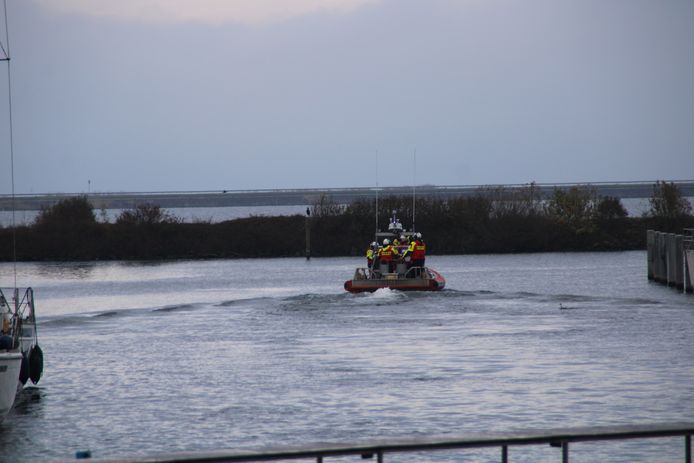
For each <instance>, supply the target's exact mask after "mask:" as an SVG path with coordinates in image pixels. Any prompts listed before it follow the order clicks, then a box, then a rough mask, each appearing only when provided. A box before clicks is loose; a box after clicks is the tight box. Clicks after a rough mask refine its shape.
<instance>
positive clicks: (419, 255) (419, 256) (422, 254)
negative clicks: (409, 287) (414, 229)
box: [412, 233, 427, 267]
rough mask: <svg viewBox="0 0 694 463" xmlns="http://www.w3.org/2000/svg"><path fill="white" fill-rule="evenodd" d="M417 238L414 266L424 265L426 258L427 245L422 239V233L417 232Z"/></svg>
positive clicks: (413, 258)
mask: <svg viewBox="0 0 694 463" xmlns="http://www.w3.org/2000/svg"><path fill="white" fill-rule="evenodd" d="M416 236H417V238H416V239H415V241H414V251H412V266H413V267H424V260H425V258H426V251H427V245H426V243H425V242H424V240H423V239H422V234H421V233H417V235H416Z"/></svg>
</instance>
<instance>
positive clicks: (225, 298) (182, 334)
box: [0, 252, 694, 462]
mask: <svg viewBox="0 0 694 463" xmlns="http://www.w3.org/2000/svg"><path fill="white" fill-rule="evenodd" d="M361 264H362V262H361V259H355V258H338V259H313V260H311V261H309V262H307V261H305V260H303V259H258V260H212V261H182V262H169V263H122V262H120V263H118V262H117V263H82V264H64V263H53V264H50V263H49V264H19V265H18V272H19V275H18V280H19V284H20V285H31V286H32V287H34V289H35V293H36V296H35V297H36V302H37V312H38V316H39V317H40V325H39V340H40V343H41V345H42V348H43V350H44V353H45V356H46V365H45V370H44V377H43V378H42V380H41V382H40V383H39V386H38V387H37V388H32V389H28V390H25V391H24V393H23V394H22V397H21V398H20V402H19V403H18V405H17V406H16V408H15V409H14V411H13V412H11V414H10V416H9V417H8V419H7V420H6V422H5V423H4V424H2V425H0V461H3V462H4V461H7V462H15V461H45V460H70V459H73V458H74V454H75V451H77V450H82V449H90V450H91V451H92V454H93V456H94V457H118V456H128V455H146V454H151V453H158V452H176V451H196V450H213V449H220V448H234V449H248V448H258V447H265V446H285V445H289V446H300V445H303V444H311V443H315V442H325V441H332V442H348V441H352V440H360V439H371V438H387V437H398V438H400V437H418V436H426V435H430V434H436V435H441V434H444V435H446V434H447V435H450V436H451V437H452V436H458V435H463V434H465V433H466V432H474V433H480V432H487V431H507V430H515V429H523V428H550V427H573V426H592V425H614V424H648V423H659V422H669V421H694V405H693V404H692V397H694V342H693V340H694V335H693V334H692V333H694V298H693V297H692V296H691V295H690V296H685V295H681V294H679V293H678V292H676V291H674V290H672V289H669V288H664V287H661V286H659V285H655V284H651V283H648V281H647V280H646V277H645V272H646V256H645V253H643V252H627V253H602V254H593V253H585V254H530V255H527V254H526V255H491V256H432V257H430V258H429V259H428V264H429V265H431V266H432V267H433V268H435V269H437V270H439V271H440V272H441V273H443V275H444V276H445V277H446V278H447V280H448V286H447V289H446V290H445V291H443V292H441V293H437V294H416V293H411V294H409V293H398V292H390V291H379V292H377V293H374V294H369V295H352V294H346V293H345V292H344V291H343V289H342V283H343V281H344V280H345V279H347V278H348V277H350V276H351V274H352V273H353V269H354V267H356V266H357V265H361ZM0 272H1V273H0V284H1V285H2V286H3V287H8V286H12V265H11V264H0ZM571 455H572V461H574V462H597V461H600V462H603V461H605V462H623V461H662V462H670V461H677V460H680V461H681V458H682V457H683V445H682V443H681V439H664V440H652V441H631V442H623V443H600V444H576V445H574V446H572V449H571ZM386 457H387V458H386V461H389V462H393V461H408V462H409V461H482V462H486V461H498V460H499V451H498V450H497V449H494V450H489V451H487V450H485V451H463V452H457V453H450V452H444V453H433V454H425V455H407V454H404V455H392V456H388V455H387V456H386ZM559 459H560V454H559V450H557V449H555V448H550V447H544V446H540V447H517V448H511V460H512V461H520V462H538V461H539V462H543V461H548V462H549V461H552V462H556V461H559ZM331 461H332V460H331ZM344 461H351V460H349V459H345V460H344ZM354 461H356V460H354Z"/></svg>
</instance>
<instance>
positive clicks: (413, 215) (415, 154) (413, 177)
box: [412, 148, 417, 233]
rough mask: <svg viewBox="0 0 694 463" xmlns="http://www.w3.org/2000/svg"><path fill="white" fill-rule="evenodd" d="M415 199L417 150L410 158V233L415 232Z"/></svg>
mask: <svg viewBox="0 0 694 463" xmlns="http://www.w3.org/2000/svg"><path fill="white" fill-rule="evenodd" d="M416 198H417V148H415V149H414V155H413V156H412V233H414V232H415V228H414V218H415V211H416Z"/></svg>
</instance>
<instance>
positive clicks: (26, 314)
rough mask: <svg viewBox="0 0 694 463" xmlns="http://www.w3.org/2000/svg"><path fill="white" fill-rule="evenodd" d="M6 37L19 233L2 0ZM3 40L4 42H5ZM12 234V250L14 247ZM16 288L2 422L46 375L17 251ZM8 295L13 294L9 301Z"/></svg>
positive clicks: (5, 334) (5, 303)
mask: <svg viewBox="0 0 694 463" xmlns="http://www.w3.org/2000/svg"><path fill="white" fill-rule="evenodd" d="M3 13H4V20H5V21H4V25H5V37H4V38H3V37H0V62H2V63H3V64H5V65H6V66H7V94H8V115H9V125H10V130H9V132H10V137H9V148H10V164H11V169H10V170H11V177H12V228H13V233H14V230H16V224H15V219H14V216H15V210H14V197H15V191H14V152H13V140H12V138H13V137H12V85H11V72H10V48H9V31H8V30H7V0H3ZM3 39H4V40H3ZM14 241H15V240H14V235H13V248H15V245H14ZM13 259H14V288H13V289H11V290H5V291H3V290H2V289H1V288H0V422H2V421H3V420H4V419H5V417H6V416H7V414H8V413H9V411H10V410H11V409H12V406H13V405H14V402H15V399H16V396H17V392H18V391H20V390H21V389H22V388H23V387H24V385H25V384H26V383H27V381H28V380H29V379H31V381H32V382H33V383H34V384H36V383H37V382H38V381H39V379H40V378H41V374H42V373H43V352H42V351H41V348H40V347H39V345H38V341H37V335H36V312H35V309H34V291H33V290H32V289H31V288H27V289H25V290H23V292H22V293H21V294H22V296H21V297H20V291H19V289H18V288H17V255H16V249H15V250H14V257H13ZM6 294H11V296H10V297H9V298H8V297H6Z"/></svg>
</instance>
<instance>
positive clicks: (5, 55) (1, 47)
mask: <svg viewBox="0 0 694 463" xmlns="http://www.w3.org/2000/svg"><path fill="white" fill-rule="evenodd" d="M2 3H3V12H4V13H5V43H4V44H3V43H2V41H1V40H0V52H2V54H0V61H7V102H8V105H7V108H8V114H9V123H10V172H11V177H12V182H11V185H12V257H13V258H12V262H13V266H14V267H13V268H14V272H13V273H14V287H15V289H16V288H17V224H16V220H15V209H16V207H15V191H14V140H13V132H14V130H13V127H12V78H11V75H12V74H11V72H10V30H9V28H8V27H7V0H3V2H2ZM15 292H16V291H15ZM15 297H16V296H15Z"/></svg>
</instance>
